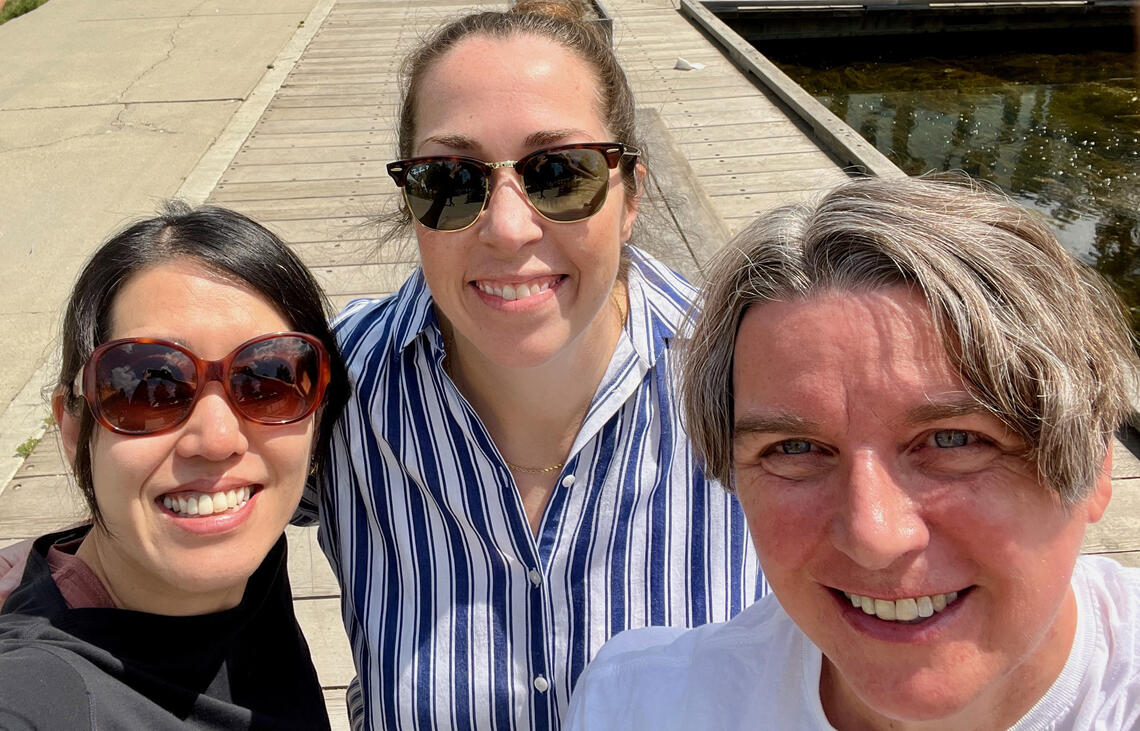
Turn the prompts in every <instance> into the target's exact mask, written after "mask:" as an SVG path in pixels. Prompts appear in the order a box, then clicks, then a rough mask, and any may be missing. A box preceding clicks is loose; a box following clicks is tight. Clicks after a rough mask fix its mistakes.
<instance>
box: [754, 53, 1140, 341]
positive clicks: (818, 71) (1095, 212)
mask: <svg viewBox="0 0 1140 731" xmlns="http://www.w3.org/2000/svg"><path fill="white" fill-rule="evenodd" d="M757 45H758V46H760V44H757ZM760 50H761V51H762V52H765V53H768V51H765V50H764V48H763V46H760ZM796 56H797V57H790V56H785V57H784V58H783V59H781V58H780V57H777V56H774V55H772V54H771V53H769V57H770V58H772V60H773V61H775V62H776V63H777V64H779V65H780V67H781V68H782V69H783V70H784V71H785V73H787V74H788V75H789V76H791V77H792V78H793V79H795V80H796V81H797V82H798V83H799V84H800V85H801V86H803V87H804V88H805V89H806V90H807V91H808V92H810V93H811V94H813V95H814V96H815V97H816V98H817V99H819V100H820V101H821V102H823V104H824V105H826V106H827V107H828V108H829V109H831V111H832V112H834V113H835V114H836V115H837V116H839V117H840V118H841V119H843V120H844V121H845V122H846V123H847V124H849V125H850V126H851V127H852V128H854V129H855V130H857V131H858V132H859V133H860V134H862V135H863V137H864V138H866V139H867V140H868V141H869V142H871V143H872V144H874V145H875V146H876V147H877V148H878V149H879V150H880V151H881V152H883V153H884V154H885V155H887V157H889V158H890V159H891V160H892V161H893V162H894V163H895V164H897V165H898V166H899V167H901V168H902V169H903V170H905V171H906V172H908V173H910V174H918V173H923V172H928V171H933V170H965V171H966V172H968V173H970V174H972V175H974V176H977V177H980V178H983V179H985V180H989V181H991V182H993V183H996V184H997V185H999V186H1001V187H1002V188H1003V189H1004V190H1005V191H1007V192H1008V193H1009V194H1011V195H1012V196H1013V197H1015V198H1016V199H1017V200H1019V201H1020V202H1021V203H1023V204H1025V205H1027V206H1029V207H1031V208H1034V209H1036V210H1038V211H1040V212H1041V213H1043V214H1044V215H1045V216H1046V217H1047V218H1048V219H1049V220H1050V221H1051V222H1052V223H1053V225H1054V228H1055V229H1056V230H1057V232H1058V234H1059V237H1060V239H1061V241H1062V243H1064V244H1065V246H1066V247H1067V248H1069V250H1070V251H1073V252H1075V253H1077V254H1078V255H1079V256H1081V257H1082V258H1083V259H1084V260H1085V261H1087V262H1089V263H1091V264H1092V265H1094V266H1095V267H1096V268H1097V269H1098V270H1099V271H1100V272H1101V273H1102V274H1103V275H1104V276H1105V277H1106V278H1108V280H1109V281H1110V282H1112V284H1113V285H1114V287H1115V288H1116V289H1117V291H1118V292H1119V294H1120V295H1121V297H1122V298H1123V300H1124V301H1125V304H1126V305H1127V306H1128V307H1129V309H1130V310H1131V312H1132V315H1133V323H1134V329H1135V328H1137V326H1140V86H1138V85H1137V81H1136V74H1137V67H1136V57H1135V55H1134V54H1132V53H1130V52H1127V51H1085V52H1080V53H1055V54H1052V53H1003V54H993V55H984V56H971V57H957V58H955V57H941V58H936V57H924V58H908V59H904V60H898V59H895V60H858V61H850V60H849V61H845V62H840V61H837V60H834V59H831V60H823V61H820V60H811V61H805V59H811V58H812V55H811V53H810V51H809V52H805V50H804V49H800V50H799V51H798V52H797V53H796ZM1138 332H1140V329H1138Z"/></svg>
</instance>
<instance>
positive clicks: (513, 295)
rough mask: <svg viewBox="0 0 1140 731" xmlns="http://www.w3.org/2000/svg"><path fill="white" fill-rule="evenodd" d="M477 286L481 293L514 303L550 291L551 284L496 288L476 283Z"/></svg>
mask: <svg viewBox="0 0 1140 731" xmlns="http://www.w3.org/2000/svg"><path fill="white" fill-rule="evenodd" d="M476 286H477V287H479V290H480V291H481V292H485V293H486V294H493V295H495V296H496V297H501V298H503V299H505V300H508V301H514V300H521V299H526V298H527V297H533V296H534V295H536V294H541V293H542V292H545V291H546V290H548V289H550V282H543V283H541V284H531V285H526V284H515V285H511V284H504V285H503V286H502V287H494V286H491V285H489V284H483V283H481V282H476Z"/></svg>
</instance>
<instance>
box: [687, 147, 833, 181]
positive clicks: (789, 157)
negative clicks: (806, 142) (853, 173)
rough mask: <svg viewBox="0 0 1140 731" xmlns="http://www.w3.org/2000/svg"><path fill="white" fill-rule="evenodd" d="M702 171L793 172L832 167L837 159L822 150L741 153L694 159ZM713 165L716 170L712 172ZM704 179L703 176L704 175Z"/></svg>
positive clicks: (721, 173)
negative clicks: (738, 154)
mask: <svg viewBox="0 0 1140 731" xmlns="http://www.w3.org/2000/svg"><path fill="white" fill-rule="evenodd" d="M693 165H694V168H695V169H697V170H699V171H700V172H699V174H700V175H710V174H711V175H713V176H730V177H731V176H736V175H750V174H752V173H770V172H790V173H796V174H797V175H798V174H799V172H800V171H802V170H815V169H831V168H832V167H834V165H835V161H834V160H832V159H831V157H830V156H829V155H828V154H827V153H825V152H820V151H819V150H812V151H810V152H787V153H778V154H777V153H769V154H762V155H744V156H740V157H713V158H701V159H699V160H694V161H693ZM710 168H712V169H713V170H714V172H712V173H710V172H709V170H710ZM701 182H702V183H703V182H704V180H703V179H702V181H701Z"/></svg>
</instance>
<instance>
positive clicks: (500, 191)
mask: <svg viewBox="0 0 1140 731" xmlns="http://www.w3.org/2000/svg"><path fill="white" fill-rule="evenodd" d="M542 221H543V219H542V217H541V216H540V215H539V213H538V211H536V210H534V208H533V207H532V206H531V205H530V201H529V200H528V199H527V197H526V190H525V189H524V188H523V184H522V180H521V179H520V178H519V176H518V173H516V172H515V171H514V170H510V169H503V170H496V171H495V172H494V173H492V175H491V180H490V199H489V200H488V201H487V207H486V209H485V210H484V211H483V215H482V216H481V220H480V221H479V223H478V225H479V239H480V241H482V242H484V243H486V244H488V245H490V246H493V247H495V248H499V249H503V250H505V251H509V252H513V251H515V250H517V249H520V248H522V247H523V246H526V245H527V244H529V243H532V242H534V241H538V240H539V239H541V238H542Z"/></svg>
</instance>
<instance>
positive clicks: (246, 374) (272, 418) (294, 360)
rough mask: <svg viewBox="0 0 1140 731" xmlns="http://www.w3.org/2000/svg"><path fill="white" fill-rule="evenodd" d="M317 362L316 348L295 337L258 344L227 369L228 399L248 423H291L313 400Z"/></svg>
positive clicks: (244, 352) (263, 341)
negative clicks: (228, 375) (230, 398)
mask: <svg viewBox="0 0 1140 731" xmlns="http://www.w3.org/2000/svg"><path fill="white" fill-rule="evenodd" d="M320 370H321V359H320V354H319V353H318V352H317V350H316V348H314V347H313V346H312V344H311V343H309V342H308V341H307V340H304V339H302V338H297V337H289V336H285V337H277V338H271V339H269V340H262V341H259V342H256V343H254V344H252V345H250V346H249V347H248V348H245V349H244V350H242V351H241V352H240V353H238V354H237V357H236V358H234V361H233V364H232V365H231V366H230V383H229V386H230V395H231V397H232V398H233V401H234V405H235V406H236V407H237V408H238V409H240V410H241V412H242V413H243V414H244V415H245V416H246V417H247V418H249V419H253V420H255V421H260V422H265V423H270V424H272V423H281V422H286V421H292V420H294V419H297V418H300V417H301V416H303V415H304V414H306V413H307V412H308V411H309V410H310V408H311V407H312V406H313V402H314V401H315V399H316V398H317V386H318V383H319V382H320Z"/></svg>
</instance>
